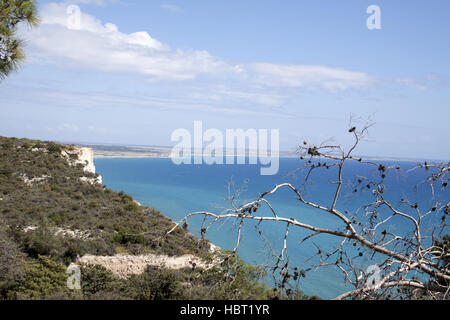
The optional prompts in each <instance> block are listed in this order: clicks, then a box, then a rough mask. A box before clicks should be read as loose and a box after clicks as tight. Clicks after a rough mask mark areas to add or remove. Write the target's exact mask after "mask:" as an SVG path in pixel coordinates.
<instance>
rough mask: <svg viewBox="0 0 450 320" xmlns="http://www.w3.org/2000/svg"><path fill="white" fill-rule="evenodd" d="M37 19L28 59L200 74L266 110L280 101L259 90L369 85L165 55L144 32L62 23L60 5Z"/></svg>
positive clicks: (162, 75)
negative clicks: (237, 85)
mask: <svg viewBox="0 0 450 320" xmlns="http://www.w3.org/2000/svg"><path fill="white" fill-rule="evenodd" d="M78 1H89V2H91V1H93V0H78ZM94 2H96V3H101V2H103V1H100V2H99V1H94ZM163 6H164V5H163ZM168 6H169V5H166V7H167V8H169V7H168ZM41 16H42V24H41V25H40V26H39V27H38V28H35V29H32V30H31V31H26V32H25V31H24V32H25V36H26V37H27V39H28V43H29V47H30V53H29V54H30V55H31V56H32V57H34V58H36V57H37V58H39V59H43V60H46V61H48V62H50V63H55V62H59V63H61V64H65V65H67V64H72V65H73V66H76V67H87V68H90V69H93V70H100V71H108V72H119V73H131V74H140V75H145V76H151V77H154V78H156V79H169V80H189V79H195V78H198V77H199V76H200V75H202V74H203V75H207V76H208V77H209V78H208V81H211V80H212V81H214V80H215V81H216V83H220V82H223V80H224V79H225V80H226V81H228V82H232V83H233V82H239V83H242V84H243V89H242V90H239V91H236V90H227V91H226V92H225V91H224V92H222V94H225V95H228V96H230V97H234V98H240V99H243V100H252V101H255V102H256V103H260V104H266V105H268V104H273V105H276V104H280V103H281V102H280V101H281V100H282V99H281V98H280V97H279V96H270V95H265V94H264V93H265V92H264V90H265V89H264V88H262V89H261V85H262V86H266V87H287V88H296V87H312V86H314V87H318V88H320V89H327V90H345V89H349V88H355V87H361V86H367V85H369V84H370V83H371V81H372V78H371V76H369V75H368V74H366V73H364V72H357V71H349V70H346V69H341V68H333V67H327V66H321V65H300V64H292V65H281V64H275V63H247V64H238V63H236V64H233V63H229V62H225V61H224V60H222V59H220V58H217V57H214V56H212V55H210V54H209V53H208V52H207V51H202V50H194V49H189V50H181V49H171V48H169V46H167V45H165V44H163V43H162V42H160V41H159V40H157V39H155V38H153V37H152V36H151V35H150V34H149V33H148V32H146V31H138V32H133V33H123V32H121V31H119V28H118V27H117V26H116V25H115V24H112V23H103V22H102V21H100V20H98V19H96V18H95V17H93V16H91V15H89V14H86V13H83V12H81V16H80V20H79V21H80V24H78V25H77V27H76V28H74V27H73V25H72V24H70V23H68V22H69V14H68V13H67V4H66V3H50V4H47V5H45V6H44V7H43V9H42V12H41ZM250 87H259V89H258V90H259V92H253V91H254V90H253V91H252V90H249V88H250ZM261 92H262V93H261Z"/></svg>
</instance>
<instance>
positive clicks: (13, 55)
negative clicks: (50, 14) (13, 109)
mask: <svg viewBox="0 0 450 320" xmlns="http://www.w3.org/2000/svg"><path fill="white" fill-rule="evenodd" d="M20 22H25V23H27V24H28V25H29V26H36V25H37V24H38V22H39V18H38V17H37V9H36V1H35V0H0V79H2V78H4V77H6V76H8V75H9V74H10V73H11V72H12V71H15V70H16V69H17V68H18V66H19V64H20V62H22V61H23V60H24V58H25V55H24V53H23V45H24V43H23V41H22V40H20V39H18V38H17V37H16V32H17V26H18V24H19V23H20Z"/></svg>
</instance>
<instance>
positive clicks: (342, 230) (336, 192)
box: [169, 124, 450, 299]
mask: <svg viewBox="0 0 450 320" xmlns="http://www.w3.org/2000/svg"><path fill="white" fill-rule="evenodd" d="M370 126H371V125H370V124H365V125H364V126H363V128H362V130H358V129H357V128H356V127H354V126H350V128H349V130H348V131H349V133H350V134H351V135H352V136H353V138H354V141H353V143H352V144H351V145H350V147H349V149H348V150H345V149H344V147H343V146H341V145H335V144H329V143H323V144H320V145H315V144H309V143H308V142H306V141H305V142H304V143H303V144H302V145H301V146H299V148H298V152H299V154H300V159H301V160H302V161H303V163H304V165H303V166H302V167H301V168H299V170H301V171H302V172H303V173H304V176H305V178H304V181H303V183H302V187H301V188H297V187H296V186H294V185H293V184H291V183H282V184H279V185H276V186H274V187H273V188H272V189H271V190H267V191H265V192H263V193H261V194H259V196H258V197H257V198H256V199H255V200H253V201H250V202H248V201H244V202H243V203H239V202H238V201H237V200H236V199H237V197H236V196H233V197H232V199H233V201H232V205H231V208H229V209H226V210H225V211H224V212H222V213H213V212H207V211H201V212H194V213H190V214H188V215H186V216H185V217H184V218H183V219H182V220H181V221H180V222H179V223H178V224H176V225H175V227H174V228H173V229H172V230H174V229H175V228H177V226H180V225H181V224H183V223H186V221H187V219H188V218H190V217H193V216H203V217H204V220H203V224H202V228H201V234H202V235H204V234H205V233H206V232H207V230H208V229H209V227H210V226H211V225H212V224H214V223H216V222H217V221H219V220H225V219H233V220H235V221H236V225H237V226H238V227H237V237H236V238H237V239H236V246H235V248H234V250H233V251H234V252H236V250H237V249H238V247H239V243H240V238H241V232H242V229H243V226H244V224H245V223H246V221H255V222H257V225H256V230H257V232H258V233H259V234H260V235H261V238H262V239H264V241H267V242H268V244H269V245H270V246H271V247H273V246H272V245H271V243H270V242H269V241H268V240H267V239H265V237H264V234H263V233H262V229H261V226H262V225H263V224H264V223H265V222H269V221H271V222H275V223H278V224H283V225H284V226H285V227H284V230H285V231H284V235H283V241H282V245H281V250H280V251H279V252H275V251H273V256H274V258H275V259H273V262H272V264H271V265H269V266H268V267H269V268H270V269H271V270H272V272H273V274H274V275H275V276H276V278H277V284H278V286H279V287H280V288H281V289H282V290H287V284H288V283H289V282H290V281H291V280H292V279H293V280H297V279H299V278H300V277H305V276H306V274H307V273H308V272H309V271H312V270H317V269H318V268H323V267H330V266H331V267H334V268H336V269H337V270H340V271H341V272H342V274H343V277H344V279H345V281H346V282H347V283H348V284H350V285H351V286H353V289H352V290H349V291H348V292H346V293H343V294H341V295H340V296H338V297H336V299H346V298H352V299H395V298H398V299H417V298H424V299H425V298H426V299H448V298H449V295H450V265H449V258H450V251H449V244H448V243H449V242H448V236H447V237H445V234H447V233H449V228H448V227H449V225H448V224H446V222H445V220H446V216H447V215H448V214H449V211H450V202H449V200H450V197H449V195H448V192H449V190H448V188H447V185H448V182H449V178H448V175H449V171H450V162H447V163H433V164H430V163H427V162H423V163H419V164H418V165H417V166H416V167H414V168H412V169H409V170H407V171H405V172H403V171H402V169H401V168H400V166H398V165H397V164H394V165H387V164H386V163H383V162H378V161H372V160H365V159H362V158H361V157H359V156H355V155H354V154H353V153H354V151H355V149H356V148H357V146H358V144H359V143H360V142H361V140H362V139H363V137H364V136H365V134H366V133H367V130H368V128H369V127H370ZM349 162H355V163H356V164H361V165H366V166H371V167H372V168H373V169H374V171H375V172H376V174H375V175H374V176H372V175H371V176H364V174H363V173H362V174H359V173H357V174H356V177H352V179H350V180H348V181H346V180H345V178H344V175H343V170H344V167H347V164H348V163H349ZM318 170H322V171H324V172H325V174H327V175H328V177H329V180H328V181H329V183H330V184H331V190H332V195H331V197H330V198H329V199H328V200H326V201H323V202H315V201H311V200H309V199H308V195H307V192H306V191H307V189H308V187H309V186H310V185H311V184H310V183H311V179H312V177H313V172H315V171H318ZM417 170H424V171H425V173H426V177H427V178H426V179H425V181H423V183H424V185H425V186H426V187H427V190H428V191H429V192H430V193H429V194H430V196H429V199H428V200H429V201H427V202H426V203H427V204H426V205H424V206H429V207H424V206H422V207H421V206H419V205H418V204H417V203H412V202H410V201H409V200H408V199H407V198H406V197H404V198H402V199H397V200H398V201H397V200H392V195H389V190H390V189H389V188H387V187H386V184H387V182H386V180H387V175H388V174H390V173H396V172H398V173H400V172H402V174H404V175H405V176H408V175H409V174H411V173H412V172H414V171H417ZM281 189H287V190H289V191H290V192H291V193H292V195H293V197H295V199H297V200H298V202H299V206H302V207H303V208H309V209H312V210H313V211H314V213H315V214H318V215H329V216H332V217H334V218H335V220H336V221H338V223H339V225H338V226H336V227H333V228H324V227H322V226H320V225H319V224H317V225H312V224H308V223H306V222H304V221H301V218H299V217H286V216H282V213H281V212H279V211H278V210H277V208H276V207H275V206H274V205H273V204H272V203H271V195H273V194H275V193H277V192H279V191H280V190H281ZM346 190H351V192H352V193H354V194H359V193H364V194H365V195H367V199H368V200H367V203H366V204H364V205H362V206H361V207H359V208H358V209H357V210H354V209H353V208H347V209H348V210H345V207H344V205H343V204H342V203H339V202H338V200H339V199H340V198H342V197H343V196H344V195H345V194H343V193H344V192H346ZM360 198H361V199H363V200H365V199H366V198H364V197H360ZM262 206H266V207H267V208H268V210H267V211H266V213H261V214H260V212H261V210H259V209H260V208H261V207H262ZM427 218H433V219H434V220H433V221H434V222H433V223H434V225H432V226H431V229H430V228H428V229H427V226H425V221H426V219H427ZM299 219H300V220H299ZM395 219H399V221H398V222H400V223H402V224H403V225H404V226H405V227H407V228H408V230H407V231H405V232H399V231H396V230H395V228H391V227H392V226H393V225H392V221H393V220H395ZM293 228H298V229H301V230H303V231H306V232H307V235H306V236H305V237H304V238H302V239H301V240H300V241H299V242H298V246H302V245H303V246H304V245H316V244H315V243H314V242H312V239H314V238H315V237H317V236H319V235H327V236H330V237H335V238H336V239H338V240H339V241H336V243H337V244H336V245H330V246H328V247H319V246H318V245H316V247H317V251H316V253H315V254H314V255H313V256H311V257H307V259H306V260H305V262H304V265H303V266H302V269H299V268H297V266H294V267H293V266H291V265H290V261H289V256H288V254H287V252H288V249H289V250H293V249H292V248H288V241H287V239H288V236H289V235H290V233H289V232H290V230H292V229H293ZM172 230H171V231H172ZM171 231H169V232H171ZM355 254H356V258H358V257H362V256H369V257H374V256H376V257H377V261H376V264H375V265H374V266H373V268H363V267H362V266H361V264H359V263H357V261H355V257H354V256H355ZM313 258H314V259H313ZM316 261H318V263H316ZM375 273H376V274H375Z"/></svg>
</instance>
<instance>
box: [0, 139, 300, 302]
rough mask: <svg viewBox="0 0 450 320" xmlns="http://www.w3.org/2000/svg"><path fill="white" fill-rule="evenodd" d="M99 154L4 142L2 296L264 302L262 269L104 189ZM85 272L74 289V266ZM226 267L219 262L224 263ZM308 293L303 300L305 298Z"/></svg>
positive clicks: (0, 176) (0, 147) (0, 174)
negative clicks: (70, 274) (97, 166)
mask: <svg viewBox="0 0 450 320" xmlns="http://www.w3.org/2000/svg"><path fill="white" fill-rule="evenodd" d="M91 151H92V150H90V149H86V148H80V147H75V146H71V145H61V144H57V143H54V142H41V141H36V140H28V139H16V138H4V137H0V163H1V166H0V298H1V299H49V298H58V299H204V298H208V299H247V298H251V299H264V298H269V297H274V295H278V294H275V291H273V290H272V289H268V288H267V287H266V286H265V285H263V284H262V283H261V282H260V280H261V277H262V275H263V271H262V270H261V269H259V268H257V267H254V266H250V265H246V264H244V263H243V262H242V260H241V259H239V257H237V256H235V255H232V256H229V257H231V258H228V259H221V258H220V257H222V256H223V255H225V254H226V255H227V256H228V255H229V253H226V252H219V251H215V252H214V253H212V251H211V246H210V244H209V243H208V241H207V240H201V239H198V238H197V237H195V236H193V235H192V234H190V233H189V232H188V231H187V230H185V229H182V228H178V229H177V230H176V232H173V233H171V234H169V235H166V232H167V231H168V230H169V229H170V228H171V227H172V226H173V222H172V221H171V220H170V219H169V218H167V217H165V216H164V215H163V214H161V213H160V212H158V211H156V210H154V209H152V208H149V207H144V206H141V205H140V204H138V203H137V202H136V201H134V200H133V198H132V197H131V196H129V195H127V194H125V193H124V192H115V191H113V190H111V189H108V188H107V187H106V186H103V185H101V184H100V181H101V177H100V176H99V175H98V174H96V173H94V170H95V168H94V166H93V163H92V161H91V159H89V158H92V154H90V152H91ZM71 263H75V264H77V265H79V266H80V267H81V289H80V290H69V289H68V288H67V285H66V282H67V277H68V275H67V274H66V268H67V266H69V265H70V264H71ZM219 263H220V265H219ZM299 294H300V293H299Z"/></svg>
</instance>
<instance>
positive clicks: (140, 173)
mask: <svg viewBox="0 0 450 320" xmlns="http://www.w3.org/2000/svg"><path fill="white" fill-rule="evenodd" d="M94 163H95V167H96V171H97V173H99V174H100V175H101V176H102V178H103V183H104V184H105V185H106V186H107V187H108V188H111V189H113V190H115V191H121V190H123V191H125V192H126V193H128V194H130V195H131V196H133V198H134V199H136V200H137V201H139V202H140V203H141V204H142V205H145V206H150V207H153V208H155V209H157V210H159V211H160V212H162V213H163V214H164V215H166V216H168V217H169V218H171V219H172V220H174V221H179V220H181V219H182V218H183V217H184V216H185V215H187V214H189V213H191V212H198V211H210V212H213V213H217V214H220V213H224V212H226V210H228V209H230V208H233V207H235V206H239V205H241V204H243V203H246V202H248V201H251V200H254V199H257V198H258V196H259V194H260V193H263V192H265V191H268V190H271V189H272V188H273V187H274V186H275V185H277V184H280V183H285V182H288V183H291V184H292V185H293V186H295V187H296V188H298V190H300V191H301V192H302V194H303V197H304V198H305V199H306V200H308V201H311V202H315V203H318V204H320V205H323V206H325V207H329V206H330V205H331V203H332V199H333V196H334V193H335V190H336V187H337V184H336V182H337V173H338V172H337V168H336V167H330V168H328V169H326V167H320V168H318V169H314V170H313V171H312V172H311V173H310V174H308V170H307V169H306V168H305V164H307V163H306V162H305V160H300V159H297V158H281V159H280V163H279V166H280V169H279V172H278V174H276V175H265V176H264V175H261V174H260V165H254V164H240V165H238V164H234V165H233V164H230V165H218V164H214V165H207V164H200V165H199V164H195V165H194V164H192V165H187V164H180V165H176V164H174V163H173V162H172V160H171V159H170V158H95V160H94ZM382 163H383V164H384V165H385V166H386V167H392V168H393V169H391V170H387V172H385V174H386V177H385V179H384V183H383V189H384V195H385V198H386V200H389V201H391V202H392V204H394V205H395V206H396V207H397V208H400V209H402V210H404V212H408V213H410V214H412V215H415V214H417V213H416V211H415V210H416V209H415V208H412V207H410V206H408V205H405V204H402V203H401V199H403V200H407V201H409V202H410V203H411V204H415V203H417V205H418V208H419V209H420V210H424V211H427V210H429V209H430V208H431V207H433V206H434V202H433V200H432V199H433V197H432V193H431V190H430V188H429V186H428V184H427V183H426V182H425V181H426V178H427V177H429V176H430V174H431V171H432V170H431V171H430V170H425V169H423V168H418V169H414V168H415V167H416V166H417V163H416V162H406V161H404V162H394V161H383V162H382ZM395 166H400V168H401V169H400V170H398V169H394V167H395ZM380 174H381V173H380V171H379V170H378V168H377V167H376V166H373V165H367V164H363V163H359V162H357V161H354V162H348V163H346V164H345V166H344V170H343V182H344V184H343V187H342V190H341V193H340V197H339V198H338V201H337V205H336V208H338V209H339V210H341V212H347V213H346V214H348V215H356V216H358V217H359V219H360V221H367V220H366V219H369V217H367V216H366V215H365V213H364V209H363V208H364V206H365V205H367V204H369V203H371V202H372V201H373V195H372V188H367V183H366V181H367V180H365V179H366V178H367V179H371V180H373V181H379V180H380ZM358 180H361V183H358ZM355 186H356V187H355ZM355 189H356V190H355ZM434 191H435V193H434V195H435V197H436V198H437V199H438V200H439V201H440V203H448V202H449V200H450V195H449V190H448V188H442V187H441V185H440V184H438V187H437V188H435V190H434ZM267 199H268V200H269V201H270V204H271V206H272V207H273V209H274V210H276V212H277V214H278V216H283V217H287V218H291V217H293V218H295V219H296V220H298V221H301V222H304V223H307V224H310V225H314V226H317V227H322V228H335V229H339V230H345V226H343V224H342V222H341V221H340V220H338V219H337V218H336V217H334V216H332V215H330V214H329V213H326V212H323V211H320V210H317V209H314V208H312V207H309V206H306V205H303V204H301V203H300V202H299V201H298V199H297V197H296V195H295V194H294V193H293V192H292V191H291V190H289V189H288V188H281V189H279V190H278V191H277V192H276V193H275V194H273V195H270V196H267ZM255 214H258V215H264V216H273V214H272V213H271V212H270V210H269V209H268V208H267V207H264V206H262V207H261V208H260V209H259V210H258V212H257V213H255ZM378 215H379V218H383V216H387V215H388V212H387V211H386V210H384V211H383V210H379V213H378ZM442 216H443V212H442V210H436V211H435V212H433V213H432V214H430V215H428V216H427V218H426V219H424V220H423V221H422V224H423V226H424V227H423V230H424V233H427V232H428V234H431V231H432V230H433V227H435V226H436V225H437V224H439V223H440V221H441V218H442ZM202 222H203V218H202V217H193V218H191V219H190V220H189V221H188V230H189V231H190V232H191V233H193V234H195V235H197V236H200V230H201V225H202ZM209 222H212V220H207V223H209ZM384 228H385V229H388V231H390V232H396V233H399V234H407V233H410V232H412V231H413V225H412V223H411V222H410V221H408V220H406V219H402V218H401V217H394V218H393V219H392V220H390V222H389V224H388V225H387V226H386V227H384ZM285 230H286V224H285V223H279V222H263V223H261V224H258V223H256V222H250V221H249V222H247V223H245V224H244V227H243V231H242V233H241V238H240V244H239V247H238V248H239V249H238V254H239V256H240V257H241V258H242V259H244V261H245V262H247V263H252V264H257V265H260V266H263V267H268V266H271V265H273V263H274V261H275V260H274V256H276V255H277V254H279V253H280V250H281V249H282V248H283V243H284V235H285ZM237 231H238V223H237V221H236V220H233V219H228V220H220V221H216V222H215V223H213V224H212V225H211V226H210V227H209V228H208V231H207V233H206V238H207V239H209V240H210V241H211V242H212V243H213V244H215V245H217V246H219V247H221V248H223V249H231V250H232V249H233V248H234V247H235V246H236V242H237ZM259 231H261V234H260V232H259ZM380 232H381V229H380ZM444 232H446V233H449V230H448V229H447V230H444ZM310 233H311V232H309V231H307V230H304V229H300V228H294V227H292V226H291V227H290V230H289V234H288V238H287V251H286V255H285V258H286V259H288V261H289V266H290V267H291V268H293V267H297V268H298V269H299V270H308V272H307V273H306V275H305V277H300V278H299V279H298V280H297V281H295V283H290V284H289V285H291V286H293V287H297V288H299V289H301V290H302V291H303V292H304V293H305V294H308V295H316V296H319V297H321V298H323V299H331V298H334V297H336V296H338V295H339V294H341V293H343V292H346V291H347V290H349V289H351V287H349V285H348V284H347V283H346V282H345V279H344V276H343V274H342V272H341V271H340V270H339V269H337V268H336V267H335V266H328V267H321V268H317V269H315V268H313V269H308V268H309V267H311V266H314V265H315V264H317V263H319V255H318V250H319V249H320V250H322V252H331V251H332V250H333V248H335V247H336V246H338V245H339V244H340V243H341V241H342V239H341V238H338V237H335V236H331V235H319V236H315V237H312V238H311V239H309V240H307V241H305V242H303V243H302V244H301V245H299V242H300V241H301V240H302V239H304V238H305V237H306V236H307V235H309V234H310ZM430 241H431V240H430ZM358 250H359V248H358V247H353V246H349V248H348V254H349V256H350V257H351V259H353V260H352V261H354V263H355V265H358V266H360V267H361V268H362V269H365V268H366V267H369V266H371V265H374V264H376V263H377V261H381V260H380V259H381V257H379V256H377V255H375V256H371V255H369V254H365V255H363V256H362V257H360V256H359V254H358V253H359V251H358ZM266 270H267V275H266V277H265V278H264V281H266V282H267V284H268V285H274V283H275V278H274V276H273V273H272V270H271V269H270V268H266Z"/></svg>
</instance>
